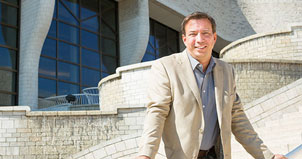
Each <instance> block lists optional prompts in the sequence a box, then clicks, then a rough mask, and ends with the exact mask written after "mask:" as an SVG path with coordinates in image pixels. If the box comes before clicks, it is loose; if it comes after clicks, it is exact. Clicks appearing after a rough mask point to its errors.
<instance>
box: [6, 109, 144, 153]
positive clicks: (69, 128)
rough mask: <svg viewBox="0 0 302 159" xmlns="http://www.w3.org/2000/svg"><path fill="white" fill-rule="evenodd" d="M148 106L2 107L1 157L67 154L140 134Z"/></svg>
mask: <svg viewBox="0 0 302 159" xmlns="http://www.w3.org/2000/svg"><path fill="white" fill-rule="evenodd" d="M144 116H145V108H128V109H127V108H124V109H119V110H116V111H111V112H104V111H66V112H65V111H62V112H46V111H45V112H38V111H36V112H35V111H30V108H29V107H27V106H16V107H0V158H1V159H2V158H3V159H6V158H18V159H25V158H27V159H29V158H30V159H45V158H55V159H60V158H66V157H67V156H69V155H71V154H75V153H77V152H80V151H82V150H85V149H88V148H90V147H92V146H94V145H97V144H99V143H102V142H104V141H107V140H111V139H114V138H117V137H121V136H123V135H129V134H140V133H141V131H142V129H143V123H142V122H143V120H144Z"/></svg>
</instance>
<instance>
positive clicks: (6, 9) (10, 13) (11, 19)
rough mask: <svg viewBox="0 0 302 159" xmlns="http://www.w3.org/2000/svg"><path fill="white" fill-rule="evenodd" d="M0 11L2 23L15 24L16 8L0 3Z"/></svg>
mask: <svg viewBox="0 0 302 159" xmlns="http://www.w3.org/2000/svg"><path fill="white" fill-rule="evenodd" d="M0 12H1V14H0V20H1V22H2V23H5V24H9V25H13V26H17V13H18V12H17V8H15V7H11V6H8V5H6V4H2V3H0Z"/></svg>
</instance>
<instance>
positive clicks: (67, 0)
mask: <svg viewBox="0 0 302 159" xmlns="http://www.w3.org/2000/svg"><path fill="white" fill-rule="evenodd" d="M62 1H63V3H64V4H65V6H66V7H67V8H68V9H69V10H70V11H71V13H72V14H73V15H75V16H76V17H77V18H79V1H78V0H62Z"/></svg>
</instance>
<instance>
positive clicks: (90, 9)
mask: <svg viewBox="0 0 302 159" xmlns="http://www.w3.org/2000/svg"><path fill="white" fill-rule="evenodd" d="M81 4H82V6H81V19H86V18H88V17H91V16H95V15H97V14H98V12H99V7H98V6H99V2H98V0H89V1H87V0H81Z"/></svg>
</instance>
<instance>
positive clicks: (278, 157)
mask: <svg viewBox="0 0 302 159" xmlns="http://www.w3.org/2000/svg"><path fill="white" fill-rule="evenodd" d="M273 159H288V158H287V157H285V156H283V155H280V154H276V155H275V156H274V158H273Z"/></svg>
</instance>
